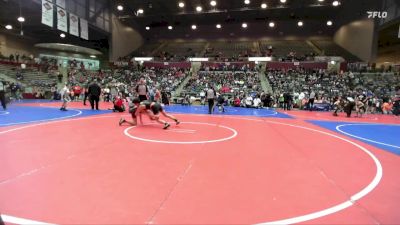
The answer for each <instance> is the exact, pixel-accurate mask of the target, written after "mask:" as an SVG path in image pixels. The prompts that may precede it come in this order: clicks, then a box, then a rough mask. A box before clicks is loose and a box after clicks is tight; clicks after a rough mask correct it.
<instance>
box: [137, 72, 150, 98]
mask: <svg viewBox="0 0 400 225" xmlns="http://www.w3.org/2000/svg"><path fill="white" fill-rule="evenodd" d="M136 93H137V95H138V97H139V100H140V102H143V101H146V100H147V96H148V94H149V89H148V88H147V85H146V80H145V79H144V77H141V78H140V81H139V84H138V85H137V86H136Z"/></svg>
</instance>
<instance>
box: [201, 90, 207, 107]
mask: <svg viewBox="0 0 400 225" xmlns="http://www.w3.org/2000/svg"><path fill="white" fill-rule="evenodd" d="M205 99H206V93H205V92H204V90H201V92H200V102H201V104H202V105H205V104H206V101H205Z"/></svg>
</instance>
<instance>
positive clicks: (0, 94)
mask: <svg viewBox="0 0 400 225" xmlns="http://www.w3.org/2000/svg"><path fill="white" fill-rule="evenodd" d="M0 102H1V106H3V109H4V110H6V109H7V106H6V93H5V92H4V91H0Z"/></svg>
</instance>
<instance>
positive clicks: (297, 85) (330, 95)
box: [266, 69, 400, 113]
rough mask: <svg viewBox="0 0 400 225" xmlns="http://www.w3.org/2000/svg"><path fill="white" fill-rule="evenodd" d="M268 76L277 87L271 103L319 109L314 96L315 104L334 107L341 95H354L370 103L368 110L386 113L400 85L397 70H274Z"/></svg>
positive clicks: (272, 94) (344, 97)
mask: <svg viewBox="0 0 400 225" xmlns="http://www.w3.org/2000/svg"><path fill="white" fill-rule="evenodd" d="M266 76H267V79H268V80H269V83H270V85H271V86H272V89H273V93H271V95H270V99H269V101H268V106H272V107H278V108H283V109H290V108H292V107H298V108H300V109H316V107H315V105H314V104H313V105H310V99H312V101H313V103H315V104H320V105H321V106H322V107H321V108H318V109H321V110H330V109H332V108H333V106H334V103H335V101H337V99H338V98H339V97H342V98H343V99H347V98H348V97H350V98H352V99H362V101H363V103H364V104H365V105H366V106H369V107H367V111H368V112H371V113H373V112H383V110H382V107H383V105H387V104H393V99H394V98H395V96H396V95H397V94H398V93H396V90H395V87H396V85H395V84H400V76H399V74H393V73H382V74H374V75H364V74H360V73H353V72H346V73H336V72H327V71H325V70H306V69H297V70H287V71H286V70H270V71H267V72H266ZM385 103H387V104H385ZM287 104H289V107H287ZM311 107H313V108H311ZM386 111H387V110H386Z"/></svg>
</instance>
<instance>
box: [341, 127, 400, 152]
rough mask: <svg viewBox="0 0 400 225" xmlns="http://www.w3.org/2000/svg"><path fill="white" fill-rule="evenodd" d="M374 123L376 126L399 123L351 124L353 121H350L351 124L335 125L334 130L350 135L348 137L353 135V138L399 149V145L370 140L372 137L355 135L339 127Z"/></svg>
mask: <svg viewBox="0 0 400 225" xmlns="http://www.w3.org/2000/svg"><path fill="white" fill-rule="evenodd" d="M374 125H375V126H377V125H385V126H399V125H394V124H353V123H352V124H342V125H338V126H336V130H337V131H339V132H340V133H342V134H345V135H348V136H350V137H354V138H357V139H360V140H364V141H368V142H371V143H375V144H380V145H385V146H389V147H393V148H398V149H400V146H397V145H392V144H387V143H385V142H380V141H375V140H372V139H368V138H364V137H360V136H357V135H355V134H350V133H348V132H345V131H343V130H341V129H340V128H341V127H347V126H374Z"/></svg>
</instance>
